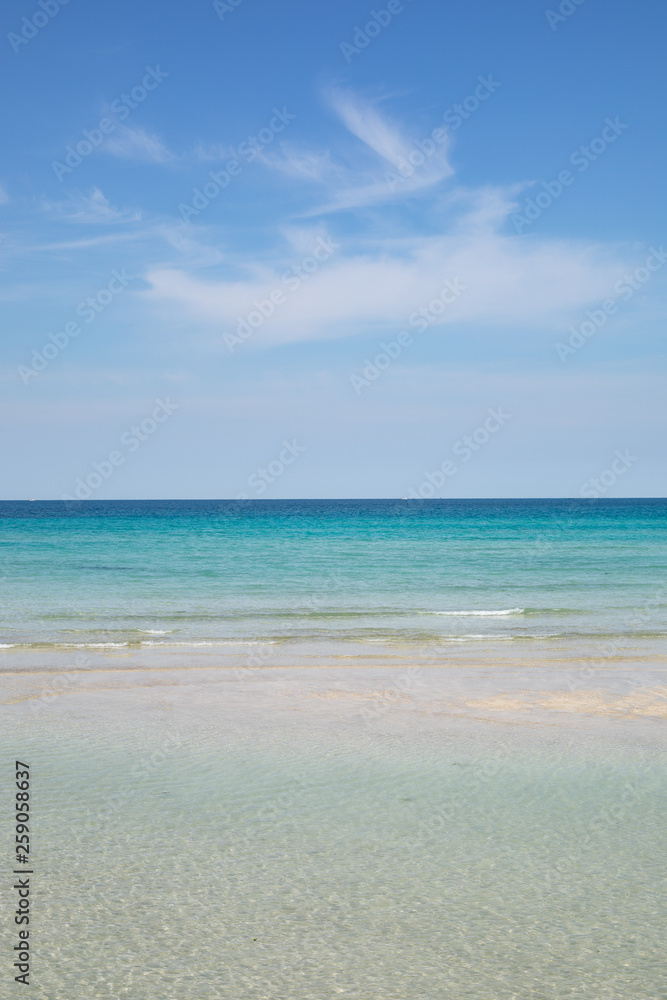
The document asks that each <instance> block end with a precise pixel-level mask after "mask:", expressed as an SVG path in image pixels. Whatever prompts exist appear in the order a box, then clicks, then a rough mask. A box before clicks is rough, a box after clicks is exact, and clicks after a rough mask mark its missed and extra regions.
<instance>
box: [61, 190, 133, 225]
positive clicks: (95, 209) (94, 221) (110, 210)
mask: <svg viewBox="0 0 667 1000" xmlns="http://www.w3.org/2000/svg"><path fill="white" fill-rule="evenodd" d="M42 209H43V210H44V211H46V212H48V213H49V214H50V215H52V216H55V217H56V218H58V219H60V220H62V221H64V222H76V223H79V224H82V225H100V224H107V225H116V224H119V223H128V222H139V221H140V220H141V218H142V213H141V212H140V211H139V210H138V209H120V208H116V207H115V206H114V205H112V204H111V202H110V201H109V199H108V198H107V197H105V195H104V194H102V192H101V191H100V189H99V188H98V187H94V188H92V189H91V190H90V191H89V192H88V193H87V194H84V193H81V192H77V193H75V194H72V195H70V196H69V198H67V199H65V200H64V201H46V200H45V201H43V202H42Z"/></svg>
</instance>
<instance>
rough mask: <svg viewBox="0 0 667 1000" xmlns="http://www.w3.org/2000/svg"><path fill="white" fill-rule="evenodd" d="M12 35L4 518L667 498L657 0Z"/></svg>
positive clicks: (245, 18)
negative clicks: (310, 503)
mask: <svg viewBox="0 0 667 1000" xmlns="http://www.w3.org/2000/svg"><path fill="white" fill-rule="evenodd" d="M2 24H3V31H2V34H3V39H2V41H1V42H0V44H3V45H4V47H5V52H4V59H3V60H2V70H1V72H2V76H3V85H4V93H5V94H7V95H8V96H9V100H8V101H6V102H5V108H4V112H3V114H4V116H5V123H4V129H3V132H4V135H5V136H6V137H7V138H8V140H9V141H8V142H5V143H4V144H3V151H2V154H1V157H0V219H1V222H0V230H1V232H2V243H1V245H0V253H1V257H0V260H1V268H2V282H1V291H0V305H1V308H2V330H3V336H2V344H3V350H2V360H1V365H0V379H1V380H2V389H3V391H2V401H1V403H0V410H1V413H2V423H3V442H4V444H3V458H2V462H1V468H2V486H1V492H0V496H1V497H2V498H4V499H29V498H36V499H61V498H66V499H68V498H73V499H79V500H85V499H99V500H101V499H107V498H109V499H116V498H131V499H135V498H233V497H238V496H242V497H248V498H251V499H255V498H262V499H272V498H276V499H277V498H286V497H303V498H309V497H314V498H315V497H331V498H339V497H405V496H411V497H424V498H428V497H431V496H436V497H579V496H589V497H595V496H599V497H623V496H629V497H632V496H664V495H665V493H666V492H667V491H666V488H665V487H666V484H665V462H664V441H665V437H666V431H667V427H666V426H665V424H666V419H667V418H666V413H665V407H664V397H665V390H664V368H665V365H664V361H665V348H664V330H665V314H666V305H667V297H666V289H667V266H665V265H667V227H666V225H665V223H666V221H667V220H666V218H665V213H666V207H667V206H666V200H665V197H664V176H665V120H664V119H665V103H664V93H665V85H666V81H665V60H664V38H665V29H666V28H667V8H665V5H664V3H662V2H661V0H640V2H638V3H636V4H633V5H631V4H629V3H627V2H620V0H605V2H604V3H603V2H602V0H561V2H560V3H556V2H553V3H551V5H549V3H548V2H547V0H504V2H502V3H500V2H498V0H451V2H448V0H389V2H387V0H378V3H377V4H376V5H372V4H370V3H369V2H366V0H363V2H360V0H317V2H313V0H311V2H306V0H280V2H276V0H216V2H214V3H212V2H210V0H189V2H186V0H159V2H157V0H143V2H142V3H141V4H138V5H137V4H134V3H133V4H130V3H128V2H127V0H117V2H116V3H114V4H85V3H83V2H82V0H68V2H67V3H62V2H61V0H9V2H8V3H7V4H5V5H4V7H3V12H2Z"/></svg>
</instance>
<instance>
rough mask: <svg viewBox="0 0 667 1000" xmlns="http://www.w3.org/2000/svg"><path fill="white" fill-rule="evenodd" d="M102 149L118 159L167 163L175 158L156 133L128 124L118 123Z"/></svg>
mask: <svg viewBox="0 0 667 1000" xmlns="http://www.w3.org/2000/svg"><path fill="white" fill-rule="evenodd" d="M102 149H103V150H104V151H105V152H106V153H110V154H111V156H116V157H118V159H121V160H134V161H136V162H138V163H169V162H170V161H171V160H175V159H176V158H177V157H176V156H175V154H174V153H172V152H171V151H170V150H169V149H167V147H166V146H165V144H164V143H163V142H162V140H161V139H160V138H159V137H158V136H157V135H154V134H152V133H150V132H146V130H145V129H142V128H131V127H130V126H129V125H119V126H118V128H117V130H116V131H115V132H114V133H113V134H112V135H110V136H109V137H108V138H107V139H106V141H105V142H104V144H103V146H102Z"/></svg>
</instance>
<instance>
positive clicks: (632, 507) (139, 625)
mask: <svg viewBox="0 0 667 1000" xmlns="http://www.w3.org/2000/svg"><path fill="white" fill-rule="evenodd" d="M666 526H667V501H664V500H592V501H588V500H584V501H582V500H516V501H511V500H502V501H500V500H499V501H495V500H491V501H486V500H470V501H465V500H435V501H395V500H391V501H324V500H322V501H315V500H313V501H250V502H248V501H245V502H244V501H104V502H99V503H98V502H86V503H80V504H65V503H62V502H48V503H47V502H34V503H32V502H31V503H28V502H20V503H19V502H16V503H14V502H8V501H6V502H2V503H0V571H1V572H2V574H3V581H2V582H3V587H2V603H1V605H0V615H1V618H0V626H1V628H0V643H2V646H1V647H0V654H6V653H10V654H11V651H12V650H13V651H15V652H18V651H20V650H26V649H32V650H37V651H38V650H42V651H45V650H64V651H72V652H75V651H77V650H79V651H80V650H85V651H94V652H96V653H103V652H104V651H109V652H110V653H112V652H114V651H123V650H134V651H136V650H144V651H146V652H160V651H163V652H172V651H174V650H180V651H182V652H186V651H187V650H188V649H190V650H192V651H199V652H202V653H204V652H207V651H210V652H217V653H219V654H221V655H224V654H225V653H228V652H229V651H230V648H234V649H235V650H240V649H243V647H252V646H259V647H262V649H263V650H264V652H263V653H262V655H263V657H264V660H265V661H266V659H267V657H269V656H270V655H271V647H280V650H281V651H282V652H283V653H284V651H285V649H286V648H289V650H294V651H295V653H296V654H297V655H298V654H304V655H305V654H312V653H313V652H314V651H316V650H322V649H324V648H326V649H327V651H328V652H329V653H330V654H332V655H336V654H342V655H359V654H360V653H364V652H366V653H369V654H371V653H373V654H378V655H379V654H380V652H381V650H383V651H388V652H393V653H394V654H396V653H397V652H401V653H403V654H406V655H407V654H409V652H410V650H412V651H413V652H414V651H415V650H416V649H418V648H420V649H421V650H422V651H427V652H428V653H430V654H435V655H437V654H438V653H442V654H443V655H447V654H448V653H450V652H452V651H454V650H458V649H461V648H463V647H465V648H466V649H469V650H470V651H473V652H475V651H479V652H480V653H483V654H484V655H485V656H487V657H488V656H489V655H493V652H494V649H495V650H497V651H498V652H500V651H502V655H507V653H508V650H507V644H508V643H510V644H512V647H513V648H516V649H517V650H522V651H523V652H524V653H526V651H528V652H527V655H530V656H539V655H541V653H542V652H544V651H545V650H551V651H554V650H556V651H558V652H561V653H563V654H565V655H574V656H576V655H579V654H581V653H586V654H587V655H593V654H594V653H595V652H596V651H597V652H598V653H599V654H600V655H606V656H613V655H617V654H618V655H628V654H633V653H640V654H648V655H651V654H653V653H656V652H662V651H664V638H665V634H666V632H667V630H666V628H665V611H666V609H667V588H666V587H665V580H666V578H667V573H666V570H667V533H666V531H665V528H666ZM276 655H278V649H276ZM2 659H3V660H6V656H3V657H2Z"/></svg>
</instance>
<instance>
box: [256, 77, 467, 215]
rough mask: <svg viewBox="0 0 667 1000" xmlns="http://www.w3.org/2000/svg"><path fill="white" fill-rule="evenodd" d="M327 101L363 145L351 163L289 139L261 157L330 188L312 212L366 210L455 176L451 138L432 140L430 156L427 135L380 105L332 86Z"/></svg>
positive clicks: (351, 154)
mask: <svg viewBox="0 0 667 1000" xmlns="http://www.w3.org/2000/svg"><path fill="white" fill-rule="evenodd" d="M327 99H328V103H329V104H330V106H331V108H332V109H333V111H334V112H335V113H336V115H337V117H338V118H339V119H340V120H341V122H342V123H343V125H344V126H345V128H346V129H347V131H348V132H349V133H351V134H352V135H353V136H355V138H356V139H358V140H360V141H361V143H362V145H361V146H359V144H358V143H357V144H356V146H355V147H354V148H353V149H351V150H349V151H348V152H349V155H348V160H349V162H344V161H343V160H342V159H340V158H339V159H338V160H336V159H334V157H333V156H332V154H331V151H330V150H313V149H308V148H305V147H300V148H299V147H295V146H293V145H291V144H289V143H281V145H280V153H275V152H268V151H267V152H265V153H264V154H262V157H261V158H262V160H263V161H264V162H265V163H266V164H267V165H268V166H271V167H273V168H274V169H276V170H280V171H281V172H282V173H284V174H287V176H289V177H291V178H294V179H297V180H307V181H311V182H313V183H316V184H320V185H322V186H323V187H324V188H325V189H326V192H327V199H328V200H327V202H326V203H325V204H324V205H321V206H319V207H318V208H316V209H313V210H311V211H310V212H309V213H308V214H309V215H319V214H328V213H331V212H337V211H342V210H345V209H350V208H361V207H364V206H366V205H374V204H379V203H380V202H383V201H390V200H393V199H396V198H400V197H406V196H407V195H412V194H415V193H416V192H419V191H428V190H430V189H431V188H434V187H435V186H436V185H438V184H440V182H441V181H443V180H445V179H446V178H448V177H450V176H451V175H452V174H453V169H452V167H451V166H450V164H449V161H448V158H447V153H448V148H449V142H448V140H447V138H446V137H445V138H444V140H443V141H442V142H440V143H435V142H432V141H431V143H430V147H428V148H429V149H430V151H429V152H427V153H426V154H424V152H423V151H422V149H420V146H419V145H418V143H419V142H420V141H421V139H422V138H424V137H422V136H414V137H411V136H408V135H407V134H406V133H405V132H404V131H403V130H401V128H400V127H399V126H398V125H397V124H395V123H394V122H391V121H389V119H388V118H386V117H384V116H383V115H381V114H380V113H379V111H378V110H377V107H376V105H375V104H372V103H370V102H369V101H364V100H363V99H361V98H360V97H358V96H357V95H355V94H353V93H351V92H350V91H342V90H331V91H330V92H329V93H328V95H327ZM415 164H416V165H417V166H415Z"/></svg>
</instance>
